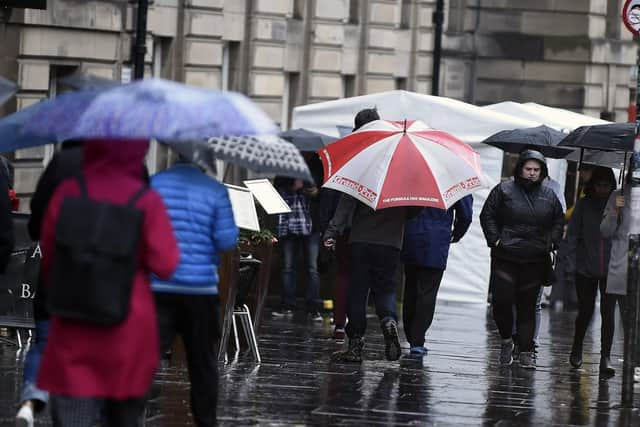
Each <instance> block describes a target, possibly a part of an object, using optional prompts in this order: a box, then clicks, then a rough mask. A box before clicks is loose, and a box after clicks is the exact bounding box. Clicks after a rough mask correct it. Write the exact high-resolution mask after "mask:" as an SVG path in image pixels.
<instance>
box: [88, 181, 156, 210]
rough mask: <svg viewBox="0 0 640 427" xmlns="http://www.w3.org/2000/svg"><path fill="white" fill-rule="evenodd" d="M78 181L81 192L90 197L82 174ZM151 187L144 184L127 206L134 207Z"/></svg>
mask: <svg viewBox="0 0 640 427" xmlns="http://www.w3.org/2000/svg"><path fill="white" fill-rule="evenodd" d="M76 181H78V185H79V186H80V193H81V194H82V196H83V197H86V198H89V191H88V190H87V183H86V182H85V181H84V178H83V176H82V175H79V176H77V177H76ZM148 189H149V187H148V186H147V185H143V186H142V188H140V189H139V190H138V191H136V192H135V194H134V195H133V196H131V198H130V199H129V200H128V201H127V206H128V207H133V206H134V205H135V204H136V202H137V201H138V200H140V197H142V196H143V195H144V193H146V192H147V190H148Z"/></svg>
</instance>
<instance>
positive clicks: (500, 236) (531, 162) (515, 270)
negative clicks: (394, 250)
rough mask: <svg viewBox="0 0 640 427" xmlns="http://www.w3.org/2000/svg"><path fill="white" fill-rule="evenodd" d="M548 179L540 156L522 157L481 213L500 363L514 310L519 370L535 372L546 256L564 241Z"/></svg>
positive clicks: (509, 346)
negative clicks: (538, 310)
mask: <svg viewBox="0 0 640 427" xmlns="http://www.w3.org/2000/svg"><path fill="white" fill-rule="evenodd" d="M547 175H548V172H547V164H546V160H545V158H544V156H543V155H542V154H540V153H539V152H537V151H534V150H525V151H523V152H522V153H521V154H520V158H519V159H518V163H517V165H516V168H515V171H514V179H513V180H510V181H505V182H503V183H500V184H498V185H496V186H495V187H494V188H493V190H491V193H490V194H489V197H488V198H487V201H486V202H485V204H484V206H483V208H482V212H481V213H480V223H481V225H482V231H483V232H484V235H485V238H486V240H487V245H488V246H489V247H490V248H491V283H490V287H491V290H492V296H493V301H492V305H493V317H494V320H495V322H496V325H497V326H498V330H499V331H500V336H501V338H502V346H501V351H500V363H501V364H502V365H511V363H512V362H513V348H514V343H513V339H512V328H513V317H514V316H513V310H512V307H513V306H514V305H515V307H516V336H517V339H518V346H519V348H520V366H521V367H523V368H528V369H535V367H536V361H535V356H534V353H533V350H534V343H533V337H534V332H535V310H536V301H537V298H538V293H539V291H540V287H541V286H543V285H546V284H547V282H548V281H549V279H550V277H549V276H550V270H551V264H550V252H551V251H552V249H553V247H554V245H557V244H558V243H559V242H560V239H561V238H562V229H563V225H564V219H563V215H562V206H561V205H560V201H559V200H558V198H557V196H556V195H555V193H554V192H553V190H551V189H550V188H549V187H546V186H543V185H541V184H542V181H543V180H544V178H545V177H546V176H547Z"/></svg>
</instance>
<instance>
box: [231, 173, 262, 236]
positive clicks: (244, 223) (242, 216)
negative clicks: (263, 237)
mask: <svg viewBox="0 0 640 427" xmlns="http://www.w3.org/2000/svg"><path fill="white" fill-rule="evenodd" d="M225 185H226V187H227V190H229V200H231V209H232V210H233V218H234V219H235V221H236V225H237V226H238V228H244V229H247V230H252V231H260V222H259V221H258V213H257V212H256V205H255V202H254V201H253V195H252V194H251V191H249V189H247V188H244V187H237V186H235V185H230V184H225Z"/></svg>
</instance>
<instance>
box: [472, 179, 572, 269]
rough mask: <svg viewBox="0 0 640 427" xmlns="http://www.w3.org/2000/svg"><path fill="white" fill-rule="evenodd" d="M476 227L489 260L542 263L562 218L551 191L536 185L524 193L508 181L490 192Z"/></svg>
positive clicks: (559, 230) (558, 234)
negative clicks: (492, 258)
mask: <svg viewBox="0 0 640 427" xmlns="http://www.w3.org/2000/svg"><path fill="white" fill-rule="evenodd" d="M480 224H481V225H482V231H483V232H484V236H485V238H486V240H487V245H488V246H489V247H490V248H491V256H492V257H495V258H501V259H507V260H510V261H513V262H520V263H529V262H538V261H541V260H544V259H545V257H548V256H549V252H550V251H551V250H552V248H553V244H555V245H556V246H557V245H558V244H559V243H560V240H561V239H562V230H563V227H564V217H563V215H562V206H561V205H560V202H559V201H558V197H557V196H556V195H555V193H554V192H553V190H552V189H551V188H549V187H545V186H542V185H538V186H536V187H535V188H534V189H532V190H531V191H530V192H528V193H527V192H525V190H524V188H523V187H522V186H521V185H520V184H518V182H517V180H512V181H505V182H503V183H500V184H498V185H496V186H495V187H494V188H493V190H491V192H490V193H489V197H488V198H487V200H486V202H485V203H484V206H483V207H482V212H481V213H480Z"/></svg>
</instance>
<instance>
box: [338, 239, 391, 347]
mask: <svg viewBox="0 0 640 427" xmlns="http://www.w3.org/2000/svg"><path fill="white" fill-rule="evenodd" d="M350 263H351V265H350V268H351V281H350V283H349V291H348V294H347V317H348V323H347V327H346V328H345V331H346V333H347V336H348V337H349V338H353V337H363V336H364V333H365V331H366V330H367V300H368V298H369V291H370V290H371V293H372V294H373V299H374V302H375V306H376V314H377V315H378V318H379V319H380V320H382V319H384V318H392V319H393V320H396V321H397V320H398V319H397V315H396V281H395V278H396V271H397V269H398V265H399V264H400V250H399V249H396V248H394V247H392V246H386V245H376V244H369V243H352V244H351V260H350Z"/></svg>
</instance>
